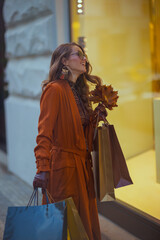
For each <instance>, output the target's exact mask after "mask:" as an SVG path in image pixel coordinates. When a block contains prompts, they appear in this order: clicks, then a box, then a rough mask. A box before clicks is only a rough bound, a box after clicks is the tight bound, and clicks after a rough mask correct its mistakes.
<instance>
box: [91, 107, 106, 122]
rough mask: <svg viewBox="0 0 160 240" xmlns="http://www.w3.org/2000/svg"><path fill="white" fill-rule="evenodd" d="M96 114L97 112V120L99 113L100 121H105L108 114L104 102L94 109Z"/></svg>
mask: <svg viewBox="0 0 160 240" xmlns="http://www.w3.org/2000/svg"><path fill="white" fill-rule="evenodd" d="M94 114H95V116H94V117H95V119H96V120H97V117H98V115H99V119H98V121H99V122H100V121H103V120H104V118H106V117H107V115H108V113H107V111H106V107H105V105H104V104H103V103H99V104H98V106H97V107H96V108H95V110H94Z"/></svg>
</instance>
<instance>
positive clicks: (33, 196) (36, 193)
mask: <svg viewBox="0 0 160 240" xmlns="http://www.w3.org/2000/svg"><path fill="white" fill-rule="evenodd" d="M47 192H48V191H47V190H46V189H45V196H46V200H47V206H48V204H49V203H51V201H50V202H49V198H50V199H51V196H49V197H48V194H47ZM48 193H49V192H48ZM33 200H34V206H35V205H36V203H37V206H38V188H35V189H34V190H33V192H32V195H31V197H30V199H29V201H28V204H27V207H29V206H31V205H32V202H33Z"/></svg>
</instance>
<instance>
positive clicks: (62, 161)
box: [51, 150, 76, 171]
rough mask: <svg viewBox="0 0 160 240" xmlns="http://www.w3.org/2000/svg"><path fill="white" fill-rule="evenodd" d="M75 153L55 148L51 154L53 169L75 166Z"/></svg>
mask: <svg viewBox="0 0 160 240" xmlns="http://www.w3.org/2000/svg"><path fill="white" fill-rule="evenodd" d="M75 166H76V163H75V158H74V153H70V152H64V151H58V150H53V151H52V156H51V171H53V170H57V169H61V168H65V167H75Z"/></svg>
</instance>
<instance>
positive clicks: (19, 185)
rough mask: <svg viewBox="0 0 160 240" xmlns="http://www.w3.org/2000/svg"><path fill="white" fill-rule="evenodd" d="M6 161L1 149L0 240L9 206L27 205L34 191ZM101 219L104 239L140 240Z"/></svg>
mask: <svg viewBox="0 0 160 240" xmlns="http://www.w3.org/2000/svg"><path fill="white" fill-rule="evenodd" d="M6 162H7V157H6V154H4V152H2V151H1V150H0V240H2V239H3V232H4V226H5V219H6V214H7V208H8V206H26V205H27V203H28V200H29V198H30V196H31V193H32V191H33V188H32V187H31V186H29V185H28V184H26V183H25V182H23V181H22V180H21V179H20V178H18V177H16V176H15V175H13V174H11V173H10V172H8V171H7V167H6ZM99 220H100V226H101V233H102V240H138V238H136V237H134V236H133V235H131V234H130V233H128V232H126V231H125V230H124V229H122V228H120V227H119V226H117V225H116V224H114V223H112V222H111V221H110V220H108V219H106V218H104V217H103V216H101V215H99ZM77 240H78V239H77Z"/></svg>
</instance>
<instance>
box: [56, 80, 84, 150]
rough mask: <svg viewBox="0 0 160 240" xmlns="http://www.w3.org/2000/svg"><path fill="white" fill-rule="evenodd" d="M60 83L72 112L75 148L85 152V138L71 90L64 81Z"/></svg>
mask: <svg viewBox="0 0 160 240" xmlns="http://www.w3.org/2000/svg"><path fill="white" fill-rule="evenodd" d="M61 81H62V84H63V86H64V92H65V98H67V100H68V101H69V103H70V106H71V109H70V110H71V112H72V115H73V116H74V118H73V125H74V126H73V127H74V134H75V136H76V147H78V148H79V149H82V150H86V143H85V136H84V131H83V126H82V121H81V117H80V113H79V110H78V107H77V103H76V101H75V98H74V95H73V92H72V89H71V87H70V86H69V83H68V82H67V81H66V80H61Z"/></svg>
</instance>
